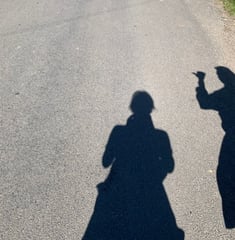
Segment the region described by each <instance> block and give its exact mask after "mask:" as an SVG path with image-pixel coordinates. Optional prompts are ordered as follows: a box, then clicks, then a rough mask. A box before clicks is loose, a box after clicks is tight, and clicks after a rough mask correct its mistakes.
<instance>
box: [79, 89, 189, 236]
mask: <svg viewBox="0 0 235 240" xmlns="http://www.w3.org/2000/svg"><path fill="white" fill-rule="evenodd" d="M130 108H131V110H132V112H133V114H132V115H131V116H130V117H129V118H128V120H127V124H126V125H125V126H115V127H114V129H113V130H112V132H111V134H110V137H109V140H108V143H107V145H106V149H105V152H104V155H103V166H104V167H105V168H107V167H109V166H111V170H110V173H109V175H108V177H107V179H106V180H105V181H104V182H103V183H100V184H98V186H97V188H98V197H97V200H96V205H95V208H94V213H93V215H92V217H91V220H90V222H89V224H88V227H87V230H86V232H85V234H84V236H83V240H93V239H94V240H106V239H107V240H111V239H112V240H116V239H118V240H120V239H123V240H144V239H147V240H156V239H164V240H168V239H171V240H183V239H184V232H183V231H182V230H181V229H179V228H178V227H177V224H176V220H175V217H174V214H173V211H172V209H171V206H170V203H169V200H168V198H167V194H166V191H165V189H164V186H163V180H164V178H165V177H166V176H167V174H168V173H170V172H172V171H173V169H174V159H173V157H172V150H171V146H170V141H169V138H168V135H167V133H166V132H164V131H162V130H158V129H155V128H154V125H153V122H152V119H151V116H150V114H151V112H152V110H153V109H154V103H153V100H152V98H151V96H150V95H149V94H148V93H147V92H144V91H138V92H135V93H134V95H133V97H132V101H131V104H130Z"/></svg>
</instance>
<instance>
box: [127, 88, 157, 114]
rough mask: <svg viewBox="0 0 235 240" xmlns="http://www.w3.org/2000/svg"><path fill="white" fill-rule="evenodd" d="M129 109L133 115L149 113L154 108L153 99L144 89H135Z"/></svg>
mask: <svg viewBox="0 0 235 240" xmlns="http://www.w3.org/2000/svg"><path fill="white" fill-rule="evenodd" d="M130 109H131V111H132V112H133V113H134V114H135V115H149V114H151V112H152V111H153V109H154V101H153V99H152V97H151V96H150V95H149V93H147V92H146V91H136V92H135V93H134V94H133V96H132V100H131V103H130Z"/></svg>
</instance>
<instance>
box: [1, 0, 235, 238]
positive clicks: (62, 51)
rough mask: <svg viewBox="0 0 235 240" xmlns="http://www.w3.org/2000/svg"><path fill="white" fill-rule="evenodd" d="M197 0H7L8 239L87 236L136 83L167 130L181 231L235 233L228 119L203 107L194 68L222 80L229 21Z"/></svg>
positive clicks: (211, 83)
mask: <svg viewBox="0 0 235 240" xmlns="http://www.w3.org/2000/svg"><path fill="white" fill-rule="evenodd" d="M194 2H195V1H188V0H174V1H170V0H119V1H112V0H103V1H100V0H93V1H91V0H90V1H89V0H67V1H62V0H57V1H53V0H51V1H45V0H41V1H36V0H22V1H17V0H10V1H4V0H0V81H1V85H0V129H1V136H0V151H1V152H0V154H1V160H0V161H1V162H0V239H2V240H16V239H17V240H27V239H35V240H36V239H43V240H46V239H53V240H54V239H56V240H57V239H58V240H59V239H68V240H73V239H81V238H82V236H83V234H84V232H85V230H86V227H87V225H88V222H89V220H90V217H91V214H92V212H93V208H94V205H95V200H96V197H97V190H96V185H97V184H98V183H100V182H102V181H103V180H104V179H105V177H106V175H107V174H108V173H109V169H103V167H102V164H101V159H102V154H103V152H104V149H105V145H106V143H107V140H108V136H109V134H110V132H111V130H112V128H113V127H114V126H115V125H117V124H125V123H126V119H127V118H128V116H129V115H130V111H129V109H128V107H129V103H130V100H131V96H132V94H133V93H134V92H135V91H136V90H146V91H147V92H149V94H150V95H151V96H152V98H153V99H154V101H155V105H156V110H155V111H154V112H153V114H152V118H153V121H154V124H155V127H157V128H160V129H164V130H165V131H166V132H167V133H168V135H169V138H170V142H171V145H172V149H173V154H174V160H175V169H174V171H173V172H172V173H171V174H169V175H168V176H167V178H166V180H165V181H164V186H165V190H166V193H167V196H168V198H169V201H170V204H171V208H172V210H173V213H174V215H175V218H176V221H177V225H178V226H179V227H180V228H181V229H182V230H183V231H184V232H185V239H186V240H198V239H200V240H204V239H205V240H214V239H216V240H229V239H235V232H234V230H226V229H225V226H224V222H223V216H222V209H221V199H220V195H219V192H218V188H217V182H216V168H217V164H218V156H219V152H220V146H221V142H222V138H223V135H224V133H223V130H222V128H221V121H220V118H219V116H218V114H217V113H216V112H215V111H205V110H202V109H200V107H199V105H198V102H197V100H196V97H195V88H196V86H197V79H196V78H195V76H193V75H192V72H195V71H199V70H203V71H204V72H206V74H207V76H206V86H207V89H208V91H209V92H212V91H214V90H216V89H218V88H220V87H221V86H222V85H221V83H220V82H219V81H218V78H217V76H216V73H215V70H214V67H215V66H218V65H223V62H224V58H223V49H221V45H220V39H219V38H218V39H217V38H216V36H219V35H220V34H223V28H222V24H221V22H220V20H219V18H218V16H219V12H218V11H217V9H216V7H215V6H214V1H212V0H210V1H204V0H199V1H196V3H194ZM97 240H98V239H97Z"/></svg>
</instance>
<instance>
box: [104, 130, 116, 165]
mask: <svg viewBox="0 0 235 240" xmlns="http://www.w3.org/2000/svg"><path fill="white" fill-rule="evenodd" d="M115 139H116V127H115V128H114V129H113V130H112V132H111V134H110V136H109V140H108V143H107V145H106V148H105V151H104V154H103V159H102V164H103V167H104V168H107V167H109V166H110V165H112V163H113V161H114V159H115V142H116V140H115Z"/></svg>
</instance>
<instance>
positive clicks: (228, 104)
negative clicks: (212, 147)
mask: <svg viewBox="0 0 235 240" xmlns="http://www.w3.org/2000/svg"><path fill="white" fill-rule="evenodd" d="M215 69H216V72H217V76H218V78H219V80H220V81H221V82H222V83H223V84H224V87H223V88H221V89H219V90H217V91H215V92H213V93H212V94H208V92H207V90H206V88H205V84H204V78H205V73H203V72H197V73H194V74H195V75H196V76H197V77H198V79H199V82H198V83H199V86H198V87H197V89H196V90H197V99H198V102H199V104H200V107H201V108H202V109H212V110H215V111H217V112H218V113H219V116H220V118H221V120H222V128H223V130H224V131H225V136H224V139H223V142H222V146H221V150H220V155H219V163H218V168H217V182H218V188H219V192H220V195H221V198H222V208H223V216H224V222H225V226H226V228H229V229H230V228H235V74H234V73H233V72H232V71H231V70H230V69H228V68H226V67H222V66H219V67H216V68H215Z"/></svg>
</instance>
